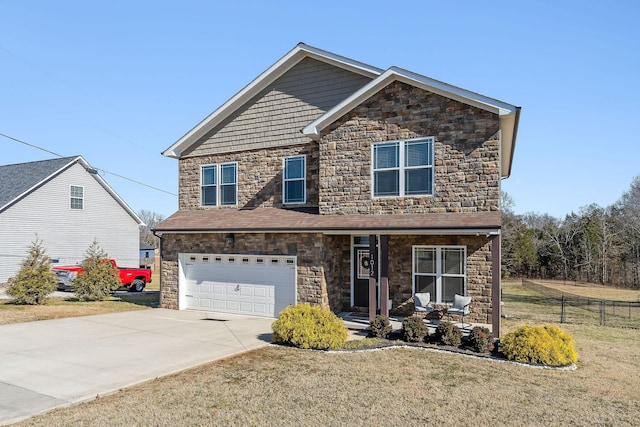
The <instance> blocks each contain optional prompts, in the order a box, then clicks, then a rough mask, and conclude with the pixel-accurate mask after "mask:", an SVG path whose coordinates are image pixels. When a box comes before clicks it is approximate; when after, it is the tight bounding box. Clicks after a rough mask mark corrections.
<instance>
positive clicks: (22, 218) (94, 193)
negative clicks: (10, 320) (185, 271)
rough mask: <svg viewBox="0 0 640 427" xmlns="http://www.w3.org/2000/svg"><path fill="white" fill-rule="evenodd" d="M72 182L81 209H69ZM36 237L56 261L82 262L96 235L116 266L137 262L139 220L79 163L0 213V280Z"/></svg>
mask: <svg viewBox="0 0 640 427" xmlns="http://www.w3.org/2000/svg"><path fill="white" fill-rule="evenodd" d="M70 185H79V186H82V187H84V209H83V210H73V209H70V208H69V186H70ZM36 235H37V238H38V239H41V240H42V241H43V246H44V247H45V248H46V249H47V254H48V255H49V256H50V257H51V258H56V259H58V260H59V263H60V264H75V263H77V262H80V261H82V260H83V258H84V256H85V252H86V250H87V248H88V247H89V245H90V244H91V242H93V240H94V239H96V240H97V241H98V243H99V244H100V246H101V247H102V248H103V249H104V250H105V251H106V252H107V253H108V254H109V256H111V257H112V258H114V259H115V260H116V262H117V263H118V264H121V265H123V266H137V265H138V263H139V251H138V245H139V228H138V224H137V222H136V221H135V220H134V219H133V218H132V217H131V216H130V215H129V214H128V213H127V212H126V211H125V210H124V209H123V208H122V206H121V205H120V204H118V202H117V201H116V200H114V199H113V197H111V195H110V194H109V193H107V191H106V190H105V189H104V188H103V187H102V186H101V185H100V184H99V183H98V182H97V181H96V180H95V179H94V178H93V177H92V176H91V175H90V174H89V173H88V172H87V171H86V170H85V169H84V167H82V166H81V165H80V164H77V163H76V164H75V165H73V166H71V167H70V168H69V169H67V170H66V171H64V172H62V173H61V174H60V175H58V176H56V177H55V178H54V179H52V180H51V181H49V182H47V183H45V184H44V185H43V186H41V187H40V188H38V189H36V190H35V191H34V192H32V193H30V194H29V195H28V196H26V197H25V198H23V199H21V200H20V201H19V202H17V203H16V204H14V205H12V206H10V207H9V208H8V209H6V210H5V211H3V212H2V213H1V214H0V236H2V238H1V239H0V283H2V282H5V281H6V280H7V279H8V278H9V277H11V276H13V275H15V273H16V272H17V270H18V269H19V265H20V262H21V261H22V259H23V258H24V257H25V256H26V253H27V250H28V247H29V245H30V243H31V242H33V241H34V240H35V238H36Z"/></svg>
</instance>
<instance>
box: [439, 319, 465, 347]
mask: <svg viewBox="0 0 640 427" xmlns="http://www.w3.org/2000/svg"><path fill="white" fill-rule="evenodd" d="M435 337H436V341H437V342H438V343H439V344H442V345H452V346H454V347H458V346H459V345H460V344H462V331H460V328H458V327H457V326H456V325H454V324H453V323H451V322H441V323H440V324H439V325H438V327H437V328H436V332H435Z"/></svg>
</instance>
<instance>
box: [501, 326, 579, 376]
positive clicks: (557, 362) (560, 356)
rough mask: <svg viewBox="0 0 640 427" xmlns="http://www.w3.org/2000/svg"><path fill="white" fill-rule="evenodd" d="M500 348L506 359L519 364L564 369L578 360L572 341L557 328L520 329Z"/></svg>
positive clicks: (504, 340)
mask: <svg viewBox="0 0 640 427" xmlns="http://www.w3.org/2000/svg"><path fill="white" fill-rule="evenodd" d="M500 344H501V346H502V352H503V353H504V355H505V357H506V358H507V359H509V360H515V361H516V362H524V363H540V364H543V365H548V366H564V365H569V364H571V363H576V361H577V360H578V352H577V351H576V349H575V347H574V345H573V337H572V336H571V335H570V334H568V333H566V332H564V331H563V330H562V329H560V328H558V327H557V326H551V325H547V326H532V325H525V326H521V327H519V328H518V329H516V330H515V331H513V332H510V333H508V334H506V335H505V336H504V337H503V338H502V340H501V341H500Z"/></svg>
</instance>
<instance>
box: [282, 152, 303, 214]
mask: <svg viewBox="0 0 640 427" xmlns="http://www.w3.org/2000/svg"><path fill="white" fill-rule="evenodd" d="M306 163H307V159H306V156H291V157H285V158H284V167H283V169H284V171H283V179H282V200H283V202H284V204H293V203H305V202H306V201H307V200H306V199H307V189H306V187H307V182H306V166H307V165H306Z"/></svg>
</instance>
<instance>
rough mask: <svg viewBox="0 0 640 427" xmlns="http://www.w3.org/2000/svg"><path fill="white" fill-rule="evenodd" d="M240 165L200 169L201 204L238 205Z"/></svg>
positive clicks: (208, 166) (225, 164) (223, 165)
mask: <svg viewBox="0 0 640 427" xmlns="http://www.w3.org/2000/svg"><path fill="white" fill-rule="evenodd" d="M237 200H238V165H237V163H220V164H213V165H205V166H202V167H201V169H200V204H201V205H202V206H235V205H236V204H237V203H238V201H237Z"/></svg>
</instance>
